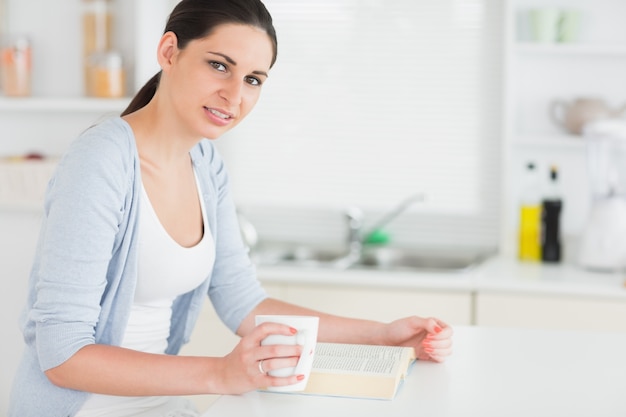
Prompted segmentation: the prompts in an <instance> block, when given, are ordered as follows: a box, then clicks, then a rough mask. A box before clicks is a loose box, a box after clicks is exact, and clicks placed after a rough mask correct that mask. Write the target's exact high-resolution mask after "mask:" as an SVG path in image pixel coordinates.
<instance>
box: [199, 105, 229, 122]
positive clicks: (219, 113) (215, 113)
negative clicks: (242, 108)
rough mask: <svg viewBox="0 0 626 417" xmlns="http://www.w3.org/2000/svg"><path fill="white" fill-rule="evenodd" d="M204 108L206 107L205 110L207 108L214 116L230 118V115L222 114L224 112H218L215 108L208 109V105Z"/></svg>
mask: <svg viewBox="0 0 626 417" xmlns="http://www.w3.org/2000/svg"><path fill="white" fill-rule="evenodd" d="M205 108H206V109H207V110H208V111H209V112H210V113H211V114H213V115H215V116H217V117H219V118H220V119H224V120H226V119H230V118H231V116H230V115H228V114H224V113H222V112H220V111H217V110H215V109H209V108H208V107H205Z"/></svg>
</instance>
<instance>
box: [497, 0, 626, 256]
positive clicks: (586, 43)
mask: <svg viewBox="0 0 626 417" xmlns="http://www.w3.org/2000/svg"><path fill="white" fill-rule="evenodd" d="M506 5H507V7H506V9H505V24H506V27H507V30H506V38H505V45H504V47H505V51H506V52H505V65H504V75H505V76H504V80H505V81H504V98H505V101H504V102H505V114H506V116H505V132H504V136H505V141H504V164H503V167H505V172H504V174H505V181H504V182H503V185H504V194H505V202H506V205H505V210H504V223H505V225H506V226H505V230H506V232H507V233H506V236H505V242H503V244H505V245H507V244H508V246H511V244H512V240H514V239H511V236H514V235H515V228H516V223H517V202H518V201H519V197H520V196H519V190H520V188H521V184H522V174H523V170H524V166H525V164H526V162H528V161H534V162H535V163H536V164H537V166H538V168H539V170H540V173H541V174H542V176H543V178H545V183H547V179H548V170H549V167H550V166H551V165H557V166H558V167H559V171H560V180H561V188H562V192H563V197H564V209H563V216H562V225H563V232H564V235H566V237H567V236H576V235H579V234H580V232H581V231H582V227H583V226H584V222H585V220H586V217H587V212H588V209H589V203H590V199H589V187H588V180H587V168H586V154H585V149H586V147H585V143H584V141H583V139H582V138H581V137H580V136H576V135H572V134H570V133H567V132H566V131H565V130H564V129H563V128H561V127H560V126H559V125H558V124H557V123H555V122H554V121H553V119H552V118H551V115H550V114H551V112H550V109H551V105H552V103H553V102H554V101H555V100H566V101H571V100H573V99H575V98H579V97H596V98H601V99H603V100H605V101H606V102H607V103H608V104H609V106H610V107H611V108H618V107H619V106H620V105H622V104H624V103H626V82H624V74H625V73H626V26H624V24H623V22H622V19H621V17H622V16H625V15H626V2H623V1H622V0H569V1H566V0H544V1H535V0H509V1H507V3H506ZM546 7H556V8H559V9H562V10H565V9H569V10H572V9H573V10H578V11H580V16H581V20H580V34H579V37H578V39H577V41H575V42H570V43H557V42H553V43H540V42H535V41H532V39H531V38H530V37H529V25H530V22H529V17H528V16H529V12H530V10H531V9H537V8H546ZM565 249H567V248H565Z"/></svg>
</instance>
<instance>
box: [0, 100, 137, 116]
mask: <svg viewBox="0 0 626 417" xmlns="http://www.w3.org/2000/svg"><path fill="white" fill-rule="evenodd" d="M129 102H130V98H119V99H117V98H115V99H103V98H87V97H23V98H21V97H20V98H9V97H0V111H3V112H11V111H17V112H24V111H33V112H56V111H58V112H67V111H70V112H99V113H102V112H121V111H122V110H124V108H126V106H127V105H128V103H129Z"/></svg>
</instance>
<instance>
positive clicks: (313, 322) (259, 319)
mask: <svg viewBox="0 0 626 417" xmlns="http://www.w3.org/2000/svg"><path fill="white" fill-rule="evenodd" d="M261 323H280V324H286V325H288V326H291V327H293V328H294V329H296V330H297V331H298V333H296V334H295V335H293V336H286V335H279V334H272V335H269V336H267V337H266V338H265V339H263V340H262V341H261V345H302V354H301V355H300V359H299V360H298V363H297V365H296V366H294V367H290V368H281V369H273V370H271V371H269V372H268V374H269V375H272V376H278V377H285V376H291V375H304V379H303V380H302V381H298V382H297V383H295V384H291V385H284V386H277V387H274V386H273V387H267V388H266V389H267V390H268V391H279V392H289V391H302V390H304V388H306V384H307V382H308V380H309V375H310V374H311V367H312V366H313V357H314V355H315V346H316V344H317V329H318V325H319V317H315V316H289V315H272V314H267V315H258V316H256V317H255V324H256V325H257V326H258V325H259V324H261Z"/></svg>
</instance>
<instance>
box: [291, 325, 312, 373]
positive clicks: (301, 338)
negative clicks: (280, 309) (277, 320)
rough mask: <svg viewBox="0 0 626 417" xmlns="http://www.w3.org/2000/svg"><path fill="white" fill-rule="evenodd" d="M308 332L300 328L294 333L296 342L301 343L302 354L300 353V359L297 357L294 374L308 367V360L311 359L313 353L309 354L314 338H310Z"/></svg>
mask: <svg viewBox="0 0 626 417" xmlns="http://www.w3.org/2000/svg"><path fill="white" fill-rule="evenodd" d="M309 333H310V332H307V331H306V330H302V331H300V332H298V334H297V335H296V344H297V345H302V354H301V355H300V359H298V363H297V364H296V369H295V372H294V373H295V374H296V375H297V374H301V373H303V372H304V371H305V370H306V369H307V368H310V364H309V363H310V361H312V360H313V355H312V354H310V353H311V351H312V350H314V348H315V342H316V341H315V340H310V339H311V335H310V334H309Z"/></svg>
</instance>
